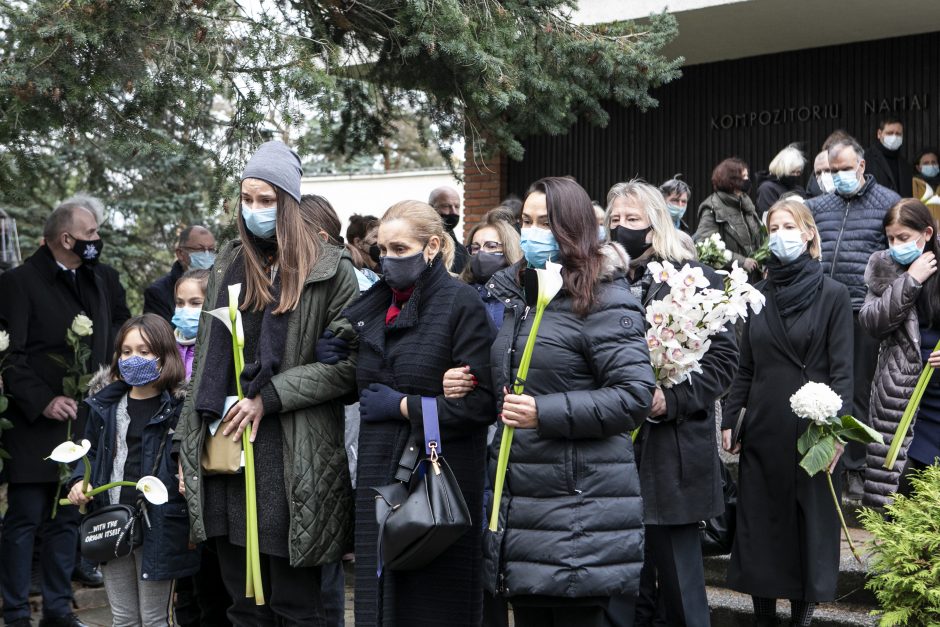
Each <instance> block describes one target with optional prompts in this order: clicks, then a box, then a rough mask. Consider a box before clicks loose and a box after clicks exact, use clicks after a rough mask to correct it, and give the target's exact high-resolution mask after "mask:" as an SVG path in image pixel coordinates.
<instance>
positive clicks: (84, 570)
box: [72, 560, 104, 588]
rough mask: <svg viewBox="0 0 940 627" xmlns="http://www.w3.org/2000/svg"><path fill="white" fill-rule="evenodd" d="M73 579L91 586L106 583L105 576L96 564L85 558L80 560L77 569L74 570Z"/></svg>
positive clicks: (97, 586)
mask: <svg viewBox="0 0 940 627" xmlns="http://www.w3.org/2000/svg"><path fill="white" fill-rule="evenodd" d="M72 581H74V582H76V583H80V584H82V585H83V586H87V587H89V588H100V587H101V586H103V585H104V577H103V576H102V575H101V571H100V570H99V569H98V567H97V566H95V565H94V564H92V563H90V562H87V561H85V560H78V563H77V564H75V570H73V571H72Z"/></svg>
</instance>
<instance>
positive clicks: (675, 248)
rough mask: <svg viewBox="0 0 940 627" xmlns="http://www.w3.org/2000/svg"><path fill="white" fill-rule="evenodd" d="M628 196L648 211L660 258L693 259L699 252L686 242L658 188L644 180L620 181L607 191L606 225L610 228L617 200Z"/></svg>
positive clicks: (657, 253)
mask: <svg viewBox="0 0 940 627" xmlns="http://www.w3.org/2000/svg"><path fill="white" fill-rule="evenodd" d="M617 198H628V199H630V200H632V201H633V202H634V203H636V205H637V206H638V207H641V208H643V209H644V210H645V211H646V217H647V218H648V219H649V221H650V226H651V227H652V231H653V241H652V248H653V252H654V253H655V254H656V256H657V257H659V258H660V259H664V260H668V261H691V260H694V259H695V254H694V253H692V252H691V251H690V250H689V248H688V247H687V246H686V245H684V244H683V242H682V239H680V237H679V231H677V230H676V226H675V224H673V222H672V216H670V215H669V208H668V207H666V201H665V200H664V199H663V195H662V194H661V193H660V191H659V190H658V189H656V188H655V187H653V186H652V185H650V184H649V183H647V182H646V181H643V180H641V179H633V180H632V181H628V182H626V183H617V184H616V185H614V186H613V187H611V188H610V191H609V192H607V213H606V214H605V215H604V227H605V228H606V229H607V231H608V232H609V231H610V216H611V213H612V212H613V207H614V201H615V200H616V199H617Z"/></svg>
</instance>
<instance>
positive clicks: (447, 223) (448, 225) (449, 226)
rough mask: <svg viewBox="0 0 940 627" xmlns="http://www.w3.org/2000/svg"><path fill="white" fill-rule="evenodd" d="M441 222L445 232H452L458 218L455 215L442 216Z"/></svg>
mask: <svg viewBox="0 0 940 627" xmlns="http://www.w3.org/2000/svg"><path fill="white" fill-rule="evenodd" d="M441 220H443V221H444V228H445V229H446V230H448V231H453V230H454V227H456V226H457V223H458V222H460V216H459V215H457V214H456V213H448V214H447V215H446V216H445V215H442V216H441Z"/></svg>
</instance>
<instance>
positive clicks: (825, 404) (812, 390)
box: [790, 381, 842, 425]
mask: <svg viewBox="0 0 940 627" xmlns="http://www.w3.org/2000/svg"><path fill="white" fill-rule="evenodd" d="M790 408H791V409H792V410H793V413H794V414H796V415H797V416H799V417H800V418H806V419H808V420H812V421H813V422H815V423H816V424H818V425H825V424H828V423H829V419H830V418H833V417H835V416H837V415H838V413H839V410H840V409H841V408H842V397H840V396H839V395H838V394H836V393H835V392H833V391H832V388H830V387H829V386H828V385H826V384H825V383H816V382H815V381H810V382H809V383H807V384H805V385H804V386H803V387H801V388H800V389H799V390H797V391H796V393H795V394H793V396H791V397H790Z"/></svg>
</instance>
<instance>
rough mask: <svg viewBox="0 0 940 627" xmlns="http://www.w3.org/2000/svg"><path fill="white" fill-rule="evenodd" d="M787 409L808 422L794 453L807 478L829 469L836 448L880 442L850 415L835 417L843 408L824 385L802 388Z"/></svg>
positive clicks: (828, 478)
mask: <svg viewBox="0 0 940 627" xmlns="http://www.w3.org/2000/svg"><path fill="white" fill-rule="evenodd" d="M790 408H791V409H792V410H793V413H794V414H796V415H797V416H799V417H800V418H805V419H807V420H809V421H811V422H810V425H809V427H807V428H806V431H804V432H803V435H801V436H800V439H799V440H797V443H796V448H797V451H799V453H800V455H802V456H803V458H802V459H801V460H800V466H801V467H802V468H803V470H805V471H806V474H808V475H809V476H810V477H813V476H815V475H816V473H818V472H820V471H821V470H825V469H827V468H829V466H830V465H831V464H832V460H833V458H834V457H835V455H836V448H837V446H838V445H843V444H845V443H846V441H848V440H854V441H855V442H861V443H862V444H868V443H869V442H879V443H880V442H883V439H882V437H881V434H880V433H878V432H877V431H875V430H874V429H872V428H871V427H869V426H868V425H865V424H862V423H861V422H859V421H858V420H856V419H855V418H854V417H852V416H849V415H845V416H842V417H841V418H840V417H839V416H838V413H839V410H840V409H841V408H842V397H840V396H839V395H838V394H836V393H835V392H834V391H833V390H832V388H830V387H829V386H828V385H826V384H825V383H816V382H813V381H810V382H809V383H806V384H805V385H803V387H801V388H800V389H799V390H797V391H796V393H795V394H793V396H791V397H790ZM825 474H826V481H827V482H828V483H829V493H830V494H832V501H833V504H834V505H835V508H836V512H838V514H839V522H841V523H842V531H843V533H845V539H846V541H847V542H848V543H849V548H850V549H851V550H852V555H854V556H855V559H856V560H858V562H859V563H861V561H862V558H861V557H859V555H858V551H856V550H855V545H854V544H852V538H851V537H849V530H848V527H847V526H846V524H845V518H844V517H843V516H842V508H841V507H840V506H839V499H838V497H836V491H835V488H834V487H833V485H832V475H831V472H826V473H825Z"/></svg>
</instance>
